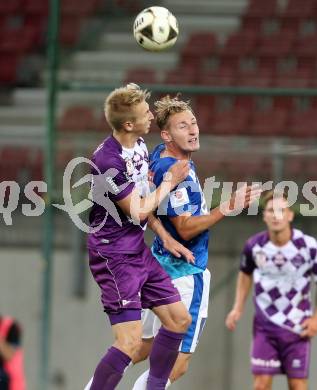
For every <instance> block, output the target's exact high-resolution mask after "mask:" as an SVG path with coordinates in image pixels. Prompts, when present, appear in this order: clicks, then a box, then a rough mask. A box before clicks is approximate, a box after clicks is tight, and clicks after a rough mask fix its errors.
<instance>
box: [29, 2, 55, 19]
mask: <svg viewBox="0 0 317 390" xmlns="http://www.w3.org/2000/svg"><path fill="white" fill-rule="evenodd" d="M48 9H49V1H48V0H24V4H23V13H25V14H26V15H33V16H34V15H37V16H41V17H47V15H48Z"/></svg>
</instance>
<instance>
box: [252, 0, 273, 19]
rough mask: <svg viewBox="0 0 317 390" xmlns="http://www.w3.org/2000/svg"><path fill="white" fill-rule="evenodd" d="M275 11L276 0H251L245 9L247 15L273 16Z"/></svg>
mask: <svg viewBox="0 0 317 390" xmlns="http://www.w3.org/2000/svg"><path fill="white" fill-rule="evenodd" d="M276 12H277V0H266V1H263V0H251V1H250V2H249V5H248V7H247V9H246V11H245V15H247V16H249V17H254V18H256V17H259V18H268V17H272V16H275V14H276Z"/></svg>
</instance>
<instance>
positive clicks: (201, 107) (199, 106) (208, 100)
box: [193, 95, 216, 132]
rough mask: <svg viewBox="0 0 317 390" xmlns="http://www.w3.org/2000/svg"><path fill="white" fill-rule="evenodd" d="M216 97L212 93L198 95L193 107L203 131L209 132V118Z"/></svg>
mask: <svg viewBox="0 0 317 390" xmlns="http://www.w3.org/2000/svg"><path fill="white" fill-rule="evenodd" d="M215 103H216V99H215V96H212V95H198V96H196V98H195V101H194V104H193V107H194V112H195V115H196V117H197V120H198V125H199V128H200V130H201V132H208V126H209V122H208V121H209V118H210V115H211V113H212V112H213V110H214V108H215Z"/></svg>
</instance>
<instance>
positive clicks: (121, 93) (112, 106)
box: [104, 83, 150, 130]
mask: <svg viewBox="0 0 317 390" xmlns="http://www.w3.org/2000/svg"><path fill="white" fill-rule="evenodd" d="M149 97H150V92H148V91H147V90H142V89H141V88H140V87H139V86H138V85H137V84H134V83H130V84H127V85H126V86H124V87H121V88H116V89H115V90H113V91H112V92H111V93H110V94H109V95H108V96H107V98H106V100H105V105H104V111H105V116H106V119H107V122H108V123H109V125H110V126H111V127H112V128H113V129H115V130H120V129H121V128H122V125H123V123H124V122H127V121H132V122H133V121H134V120H135V119H136V118H135V116H134V111H133V108H134V107H135V106H136V105H138V104H140V103H142V102H143V101H146V100H147V99H148V98H149Z"/></svg>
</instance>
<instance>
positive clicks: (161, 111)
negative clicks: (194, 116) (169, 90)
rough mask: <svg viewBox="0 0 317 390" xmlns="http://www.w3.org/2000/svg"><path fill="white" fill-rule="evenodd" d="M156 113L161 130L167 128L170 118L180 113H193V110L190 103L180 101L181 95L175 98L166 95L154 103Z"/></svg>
mask: <svg viewBox="0 0 317 390" xmlns="http://www.w3.org/2000/svg"><path fill="white" fill-rule="evenodd" d="M154 106H155V112H156V123H157V125H158V127H159V128H160V130H162V129H164V128H166V127H167V123H168V120H169V117H170V116H171V115H174V114H178V113H179V112H184V111H190V112H193V109H192V108H191V106H190V101H187V102H185V101H183V100H180V94H177V95H176V96H175V97H173V98H172V97H170V95H166V96H164V97H162V98H161V99H160V100H157V101H156V102H155V103H154Z"/></svg>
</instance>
